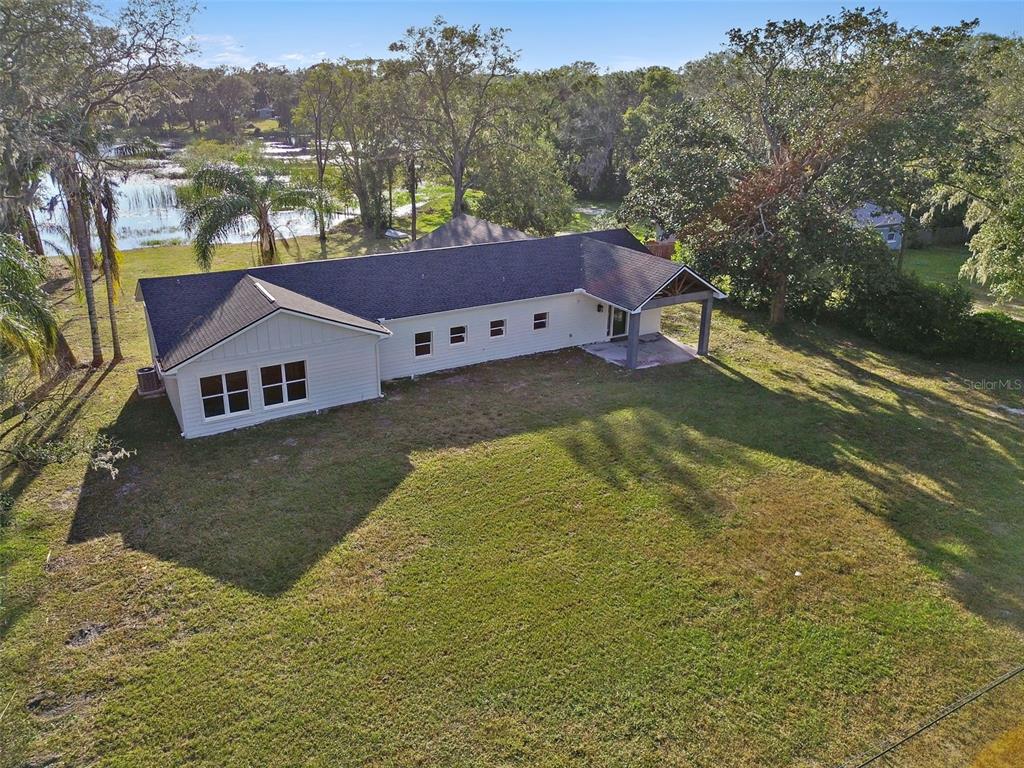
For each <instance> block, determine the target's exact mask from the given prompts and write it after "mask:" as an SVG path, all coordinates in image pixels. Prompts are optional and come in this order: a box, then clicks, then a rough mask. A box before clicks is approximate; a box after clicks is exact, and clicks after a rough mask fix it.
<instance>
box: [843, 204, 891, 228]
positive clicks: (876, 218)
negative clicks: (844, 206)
mask: <svg viewBox="0 0 1024 768" xmlns="http://www.w3.org/2000/svg"><path fill="white" fill-rule="evenodd" d="M850 215H851V216H853V220H854V221H856V222H857V223H858V224H860V225H861V226H862V227H865V226H870V227H891V226H893V225H895V224H902V223H903V214H901V213H898V212H896V211H886V210H883V209H882V207H881V206H880V205H877V204H876V203H864V204H863V205H861V206H859V207H857V208H854V209H853V210H852V211H850Z"/></svg>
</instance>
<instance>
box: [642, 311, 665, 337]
mask: <svg viewBox="0 0 1024 768" xmlns="http://www.w3.org/2000/svg"><path fill="white" fill-rule="evenodd" d="M660 332H661V307H658V308H657V309H645V310H644V311H643V312H641V313H640V335H641V336H642V335H644V334H646V333H660Z"/></svg>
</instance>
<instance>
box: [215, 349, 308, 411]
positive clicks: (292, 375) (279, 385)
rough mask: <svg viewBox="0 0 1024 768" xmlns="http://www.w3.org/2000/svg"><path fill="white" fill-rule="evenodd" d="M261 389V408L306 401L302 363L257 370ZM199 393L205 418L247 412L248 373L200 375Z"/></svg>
mask: <svg viewBox="0 0 1024 768" xmlns="http://www.w3.org/2000/svg"><path fill="white" fill-rule="evenodd" d="M260 386H261V387H262V389H263V406H264V407H267V408H269V407H271V406H274V405H283V404H285V403H294V402H298V401H300V400H305V399H306V397H307V390H306V364H305V362H303V361H301V360H300V361H298V362H294V363H282V364H280V365H267V366H263V367H262V368H260ZM199 392H200V395H201V396H202V399H203V415H204V416H205V417H206V418H208V419H212V418H216V417H217V416H225V415H227V414H232V413H245V412H247V411H249V410H250V403H249V374H248V372H247V371H232V372H231V373H218V374H216V375H214V376H203V377H202V378H201V379H199Z"/></svg>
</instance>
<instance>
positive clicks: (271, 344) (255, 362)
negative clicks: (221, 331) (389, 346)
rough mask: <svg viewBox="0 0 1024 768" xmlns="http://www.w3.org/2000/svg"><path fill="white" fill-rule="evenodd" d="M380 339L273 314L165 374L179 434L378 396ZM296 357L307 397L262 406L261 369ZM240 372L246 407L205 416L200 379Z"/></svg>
mask: <svg viewBox="0 0 1024 768" xmlns="http://www.w3.org/2000/svg"><path fill="white" fill-rule="evenodd" d="M378 338H379V337H378V336H376V335H373V334H369V333H362V332H360V331H353V330H350V329H348V328H343V327H340V326H337V325H333V324H330V323H325V322H321V321H318V320H313V319H307V318H303V317H298V316H295V315H288V314H283V313H278V314H275V315H273V316H272V317H270V318H269V319H267V320H265V321H263V322H260V323H258V324H256V325H254V326H253V327H252V328H250V329H249V330H246V331H243V332H242V333H240V334H238V336H236V337H234V338H233V339H230V340H229V341H226V342H224V343H223V344H221V345H219V346H217V347H214V348H213V349H211V350H209V351H208V352H205V353H203V354H202V355H200V356H199V357H197V358H196V359H195V360H193V361H189V362H186V363H182V364H181V366H179V368H178V369H177V371H176V372H174V375H173V376H166V377H165V379H166V380H171V379H172V378H173V379H174V380H176V384H177V395H178V400H179V402H180V414H179V418H178V421H179V423H180V424H181V429H182V434H183V435H184V436H185V437H200V436H203V435H213V434H216V433H218V432H226V431H228V430H231V429H238V428H239V427H247V426H251V425H253V424H259V423H261V422H264V421H268V420H270V419H275V418H280V417H282V416H290V415H293V414H297V413H306V412H308V411H314V410H317V409H322V408H331V407H333V406H336V405H343V404H345V403H353V402H357V401H359V400H369V399H372V398H376V397H379V396H380V380H379V378H378V375H377V341H378ZM299 360H302V361H304V362H305V363H306V387H307V397H306V399H305V400H303V401H301V402H297V403H294V404H287V403H286V404H283V405H277V406H272V407H269V408H265V407H264V406H263V390H262V388H261V386H260V368H261V367H262V366H265V365H278V364H281V363H291V362H297V361H299ZM241 370H244V371H246V372H247V374H248V378H249V411H248V412H246V413H241V414H237V415H233V414H230V415H227V416H223V417H218V418H215V419H209V420H207V419H205V418H204V416H203V403H202V398H201V397H200V394H199V379H200V378H202V377H203V376H212V375H214V374H220V373H231V372H234V371H241ZM168 394H170V390H168ZM176 410H177V409H176Z"/></svg>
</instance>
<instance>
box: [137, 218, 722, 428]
mask: <svg viewBox="0 0 1024 768" xmlns="http://www.w3.org/2000/svg"><path fill="white" fill-rule="evenodd" d="M446 226H447V227H448V229H447V230H445V228H442V231H438V232H437V233H436V234H433V233H432V235H428V237H427V238H424V239H423V240H420V241H417V245H416V247H417V248H419V250H408V251H399V252H392V253H384V254H378V255H374V256H361V257H353V258H346V259H331V260H323V261H309V262H299V263H294V264H283V265H279V266H270V267H255V268H252V269H244V270H232V271H229V272H210V273H204V274H193V275H180V276H176V277H156V278H145V279H142V280H140V281H139V284H138V288H137V291H136V299H137V300H139V301H142V302H144V304H145V315H146V322H147V324H148V327H149V342H150V349H151V351H152V355H153V361H154V366H155V368H156V370H157V373H158V374H159V376H160V377H161V378H162V380H163V384H164V387H165V389H166V392H167V396H168V398H169V399H170V401H171V406H172V407H173V409H174V413H175V415H176V416H177V419H178V423H179V424H180V426H181V433H182V435H183V436H184V437H186V438H190V437H198V436H201V435H211V434H214V433H217V432H224V431H227V430H231V429H237V428H239V427H245V426H249V425H252V424H258V423H260V422H263V421H267V420H269V419H274V418H278V417H281V416H287V415H292V414H296V413H303V412H307V411H314V410H320V409H323V408H330V407H333V406H337V405H342V404H344V403H351V402H355V401H359V400H367V399H370V398H376V397H380V396H381V382H382V381H386V380H389V379H397V378H403V377H408V376H416V375H419V374H425V373H430V372H432V371H438V370H442V369H447V368H455V367H458V366H464V365H472V364H474V363H480V362H484V361H488V360H498V359H502V358H509V357H516V356H519V355H529V354H533V353H536V352H545V351H549V350H556V349H563V348H566V347H574V346H579V345H583V344H589V343H593V342H605V341H608V340H613V339H622V340H623V343H624V344H625V346H626V349H627V354H626V364H627V366H628V367H635V366H636V364H637V355H638V349H639V343H640V335H641V334H645V335H646V334H656V333H657V332H658V331H659V330H660V327H661V309H662V307H665V306H669V305H672V304H679V303H683V302H702V304H703V311H702V313H701V330H700V341H699V343H698V353H699V354H706V353H707V349H708V338H709V333H710V327H711V312H712V304H713V302H714V300H715V299H721V298H724V294H723V293H722V292H721V291H719V290H718V289H717V288H715V287H714V286H713V285H711V283H709V282H707V281H706V280H704V279H703V278H702V277H700V276H699V275H697V274H696V273H694V272H693V270H691V269H690V268H689V267H687V266H685V265H683V264H680V263H677V262H672V261H667V260H665V259H661V258H658V257H656V256H653V255H652V254H651V253H649V252H648V251H647V250H646V249H645V248H644V246H643V245H642V244H641V243H640V242H639V241H637V240H636V238H634V237H633V236H632V235H631V234H630V233H629V232H628V231H627V230H625V229H613V230H607V231H600V232H588V233H586V234H574V235H562V236H559V237H546V238H530V237H527V236H526V235H524V234H523V233H521V232H519V233H516V231H515V230H505V229H504V228H501V227H497V226H496V225H493V224H490V223H489V222H482V221H480V220H472V219H468V218H460V219H457V220H456V221H455V222H454V223H453V224H451V225H446ZM460 233H461V235H460ZM460 236H468V237H470V239H471V240H472V239H476V240H484V241H485V242H471V243H469V244H465V245H463V244H458V243H456V242H455V241H457V240H458V239H459V237H460ZM491 237H503V238H508V239H502V240H497V241H489V238H491ZM424 241H426V244H427V245H430V244H431V243H435V244H438V243H443V244H444V245H443V246H442V247H434V248H425V247H423V244H424Z"/></svg>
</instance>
